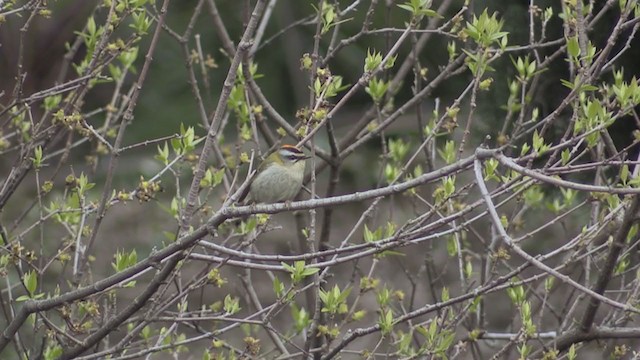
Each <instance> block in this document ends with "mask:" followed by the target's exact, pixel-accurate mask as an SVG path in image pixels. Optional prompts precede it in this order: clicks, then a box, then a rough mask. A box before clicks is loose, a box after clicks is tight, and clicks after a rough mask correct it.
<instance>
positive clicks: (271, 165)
mask: <svg viewBox="0 0 640 360" xmlns="http://www.w3.org/2000/svg"><path fill="white" fill-rule="evenodd" d="M308 158H309V156H307V155H305V153H303V152H302V150H300V149H299V148H297V147H295V146H293V145H282V146H281V147H280V148H279V149H278V150H277V151H275V152H273V153H272V154H270V155H269V156H267V158H266V159H264V161H263V162H262V163H261V164H260V166H258V174H257V175H256V177H255V179H253V182H252V183H251V186H250V188H249V198H250V199H249V201H250V202H255V203H276V202H281V201H289V200H292V199H293V198H294V197H295V196H296V195H297V194H298V192H300V189H301V188H302V179H303V178H304V168H305V162H306V161H305V160H307V159H308Z"/></svg>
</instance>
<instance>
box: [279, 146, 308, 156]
mask: <svg viewBox="0 0 640 360" xmlns="http://www.w3.org/2000/svg"><path fill="white" fill-rule="evenodd" d="M281 149H282V150H287V151H291V152H292V153H296V154H303V152H302V150H300V149H298V148H297V147H295V146H293V145H282V147H281Z"/></svg>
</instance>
